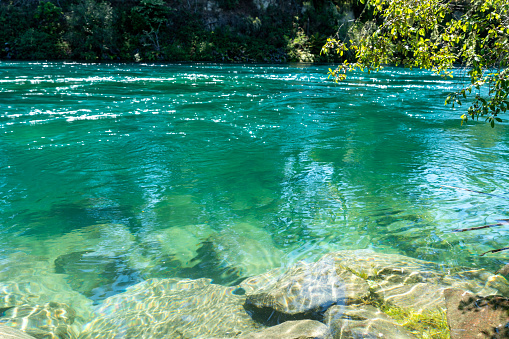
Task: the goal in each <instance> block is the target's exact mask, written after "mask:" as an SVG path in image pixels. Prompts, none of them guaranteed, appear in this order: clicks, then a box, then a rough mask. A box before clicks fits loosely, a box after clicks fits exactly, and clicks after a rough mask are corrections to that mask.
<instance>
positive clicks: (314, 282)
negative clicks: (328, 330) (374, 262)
mask: <svg viewBox="0 0 509 339" xmlns="http://www.w3.org/2000/svg"><path fill="white" fill-rule="evenodd" d="M241 287H242V288H243V289H244V290H245V291H246V296H247V300H248V302H249V303H251V304H253V305H255V306H256V307H259V308H266V307H269V308H272V309H274V310H275V311H277V312H281V313H286V314H298V313H305V312H322V311H325V310H326V309H327V308H328V307H329V306H331V305H334V304H345V303H346V304H350V303H352V302H355V301H358V300H360V299H362V298H365V297H367V296H368V295H369V287H368V284H367V283H366V282H365V281H364V280H362V279H361V278H359V277H357V276H356V275H354V274H352V273H351V272H349V271H346V270H337V269H336V266H335V265H334V262H333V261H332V260H330V258H327V257H325V258H323V259H321V260H319V261H318V262H316V263H313V264H306V263H304V262H299V263H297V264H295V265H294V266H292V267H290V268H288V269H286V270H281V269H276V270H272V271H269V272H267V273H265V274H262V275H259V276H255V277H252V278H249V279H246V280H245V281H243V282H242V283H241Z"/></svg>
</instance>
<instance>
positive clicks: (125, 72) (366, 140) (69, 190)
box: [0, 62, 509, 302]
mask: <svg viewBox="0 0 509 339" xmlns="http://www.w3.org/2000/svg"><path fill="white" fill-rule="evenodd" d="M327 69H328V66H323V67H322V66H292V65H287V66H270V65H262V66H256V65H209V64H183V65H138V64H136V65H135V64H128V65H124V64H79V63H44V62H38V63H25V62H3V63H0V171H1V172H0V242H1V246H0V264H1V269H2V270H3V272H4V273H5V275H1V277H2V278H3V279H7V278H5V276H6V275H7V273H8V272H11V271H9V268H12V267H21V266H19V265H21V263H22V264H23V265H25V266H33V267H34V269H35V268H37V269H36V271H35V272H45V274H55V273H56V275H59V276H61V277H62V278H63V280H64V281H66V282H67V283H68V284H69V285H70V286H71V287H72V288H73V289H74V290H76V291H78V292H80V293H82V294H84V295H85V296H87V297H89V298H91V299H92V300H94V301H95V302H99V301H100V300H102V299H104V298H105V297H107V296H109V295H112V294H115V293H118V292H121V291H123V290H124V289H125V288H126V287H127V286H129V285H132V284H134V283H137V282H139V281H142V280H145V279H148V278H151V277H180V278H186V277H189V278H199V277H208V278H212V279H213V280H214V282H217V283H221V284H235V283H236V282H238V281H240V280H242V279H243V278H245V277H247V276H250V275H254V274H259V273H261V272H264V271H266V270H268V269H270V268H273V267H277V266H280V265H289V264H291V263H293V262H295V261H297V260H314V259H316V258H318V257H319V256H321V255H323V254H324V253H327V252H330V251H333V250H341V249H358V248H372V249H374V250H376V251H381V252H393V253H401V254H404V255H407V256H410V257H415V258H419V259H425V260H431V261H434V262H437V263H440V264H443V265H444V266H446V267H451V266H452V267H454V266H468V267H483V268H487V269H489V270H496V269H497V268H499V267H500V266H501V265H502V264H505V263H506V262H507V260H508V254H507V253H503V252H502V253H499V254H496V255H495V254H493V255H487V256H485V257H479V256H478V254H480V253H482V252H485V251H488V250H492V249H496V248H500V247H505V246H507V245H508V239H509V238H508V234H509V226H500V227H496V228H491V229H485V230H480V231H476V232H466V233H452V232H451V231H452V230H454V229H457V228H465V227H473V226H481V225H484V224H488V223H493V222H494V221H495V220H496V219H502V218H509V211H508V207H509V194H508V192H509V188H508V187H509V185H508V183H509V179H508V178H509V135H508V133H507V132H508V125H507V124H500V125H498V126H497V127H496V128H495V129H491V128H490V127H489V125H487V124H485V123H484V122H478V123H474V122H469V123H468V124H467V125H463V126H460V120H459V115H461V113H460V111H459V110H452V109H451V108H450V107H446V106H444V104H443V102H444V98H445V97H446V95H447V93H448V92H449V91H451V90H453V89H454V87H455V86H456V85H457V84H458V81H460V80H461V79H459V80H455V81H450V80H444V79H441V78H440V77H437V76H433V75H431V74H429V73H425V72H422V71H408V70H402V69H397V68H389V69H386V70H384V71H382V72H380V73H377V74H365V73H357V74H352V75H351V76H350V77H349V78H348V79H347V81H346V82H344V83H341V84H334V83H332V82H330V81H327V76H326V73H327ZM441 185H447V186H455V187H458V188H463V189H469V190H473V191H478V192H485V193H490V194H492V195H486V194H481V193H477V192H472V191H467V190H460V189H455V188H449V187H443V186H441ZM23 267H24V266H23ZM37 270H39V271H37ZM14 272H15V270H14ZM15 274H16V273H14V275H13V274H11V273H9V279H13V280H15ZM34 276H37V274H34ZM51 279H52V278H51Z"/></svg>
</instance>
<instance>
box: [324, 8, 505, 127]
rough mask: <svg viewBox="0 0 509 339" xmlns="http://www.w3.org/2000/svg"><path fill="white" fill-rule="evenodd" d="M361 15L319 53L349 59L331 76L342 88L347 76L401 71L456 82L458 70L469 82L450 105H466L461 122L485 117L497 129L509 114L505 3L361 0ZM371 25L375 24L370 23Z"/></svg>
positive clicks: (451, 99) (330, 40)
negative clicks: (385, 68) (418, 70)
mask: <svg viewBox="0 0 509 339" xmlns="http://www.w3.org/2000/svg"><path fill="white" fill-rule="evenodd" d="M361 1H362V2H364V1H365V8H364V11H363V15H361V16H360V17H359V18H358V20H357V21H356V22H355V23H354V24H353V25H352V26H351V29H350V34H349V36H348V37H347V38H345V39H340V38H339V37H337V36H336V37H333V38H330V39H328V40H327V43H326V44H325V45H324V47H323V49H322V52H325V53H329V52H331V51H333V52H336V53H338V54H339V55H341V56H343V57H344V58H345V59H344V61H343V63H341V64H340V65H339V67H337V68H336V69H334V70H332V69H331V70H330V76H333V77H334V78H335V79H336V80H338V81H340V80H343V79H345V77H346V72H347V71H351V70H355V69H360V70H367V71H368V72H369V71H376V70H379V69H380V68H381V67H383V66H384V65H403V66H405V67H408V68H413V67H419V68H423V69H428V70H432V71H433V72H435V73H437V74H440V75H442V76H443V77H452V76H453V69H458V68H459V69H461V70H463V71H464V72H466V74H467V75H468V78H469V83H467V84H465V85H464V86H462V87H461V88H460V89H459V90H458V91H456V92H454V93H451V94H450V95H449V96H448V97H447V99H446V104H448V103H450V104H452V106H453V107H454V105H455V104H457V105H461V103H462V102H461V100H463V99H467V98H468V99H469V100H470V101H471V105H470V107H469V109H468V113H467V114H464V115H462V119H463V120H464V121H466V120H468V119H479V117H485V118H486V120H487V121H488V122H489V123H490V124H491V126H492V127H493V126H494V125H495V122H496V121H501V119H500V117H499V114H500V113H503V112H506V111H507V110H509V101H508V94H509V71H508V68H507V63H508V62H509V41H508V37H509V1H508V0H487V1H480V0H473V1H464V2H460V1H452V0H451V1H446V0H361ZM366 18H370V20H366Z"/></svg>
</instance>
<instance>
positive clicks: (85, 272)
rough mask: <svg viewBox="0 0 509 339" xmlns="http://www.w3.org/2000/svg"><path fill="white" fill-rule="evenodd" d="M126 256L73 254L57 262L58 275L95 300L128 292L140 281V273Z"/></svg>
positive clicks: (87, 253) (86, 252)
mask: <svg viewBox="0 0 509 339" xmlns="http://www.w3.org/2000/svg"><path fill="white" fill-rule="evenodd" d="M122 259H125V258H123V257H119V258H117V257H108V256H103V255H97V254H96V252H90V251H84V252H74V253H69V254H65V255H61V256H59V257H58V258H57V259H56V260H55V272H56V273H59V274H65V276H66V279H67V281H68V283H69V285H70V286H71V288H72V289H73V290H75V291H77V292H80V293H82V294H83V295H85V296H87V297H89V298H91V299H92V300H94V301H98V300H102V299H105V298H106V297H108V296H110V295H114V294H117V293H120V292H123V291H125V289H126V288H127V287H128V286H131V285H134V284H135V283H138V282H140V281H141V280H142V279H141V277H140V275H139V273H138V272H136V271H135V270H133V269H132V268H130V267H129V266H128V265H127V261H126V260H122Z"/></svg>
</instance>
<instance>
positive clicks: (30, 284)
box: [0, 253, 92, 323]
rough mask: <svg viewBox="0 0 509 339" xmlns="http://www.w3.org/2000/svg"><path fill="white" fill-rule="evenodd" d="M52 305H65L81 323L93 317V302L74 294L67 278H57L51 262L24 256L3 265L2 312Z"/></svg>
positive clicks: (0, 264)
mask: <svg viewBox="0 0 509 339" xmlns="http://www.w3.org/2000/svg"><path fill="white" fill-rule="evenodd" d="M50 303H61V304H65V305H66V306H67V307H69V308H71V309H73V310H74V312H75V319H76V321H79V322H82V323H84V322H86V321H88V320H90V317H91V315H92V301H91V300H89V299H87V298H86V297H85V296H83V295H82V294H80V293H78V292H76V291H74V290H73V289H72V288H71V287H70V286H69V285H68V283H67V281H66V279H65V276H64V275H62V274H55V273H54V272H53V267H52V265H51V263H50V262H46V261H42V260H41V259H40V258H37V257H32V256H29V255H26V254H23V253H17V254H14V255H11V256H9V257H7V258H6V259H3V260H2V261H1V262H0V309H4V310H8V309H12V308H14V307H18V306H19V307H21V306H23V307H33V308H38V307H41V306H40V305H45V304H50ZM0 319H1V318H0Z"/></svg>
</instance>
